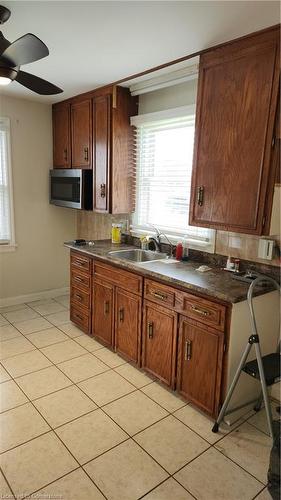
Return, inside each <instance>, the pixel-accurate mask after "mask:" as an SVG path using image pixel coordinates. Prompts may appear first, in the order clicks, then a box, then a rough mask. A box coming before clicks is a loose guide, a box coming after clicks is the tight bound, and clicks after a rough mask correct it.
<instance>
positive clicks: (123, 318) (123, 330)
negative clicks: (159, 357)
mask: <svg viewBox="0 0 281 500" xmlns="http://www.w3.org/2000/svg"><path fill="white" fill-rule="evenodd" d="M140 333H141V297H138V296H137V295H133V294H132V293H130V292H127V291H126V290H122V289H120V288H116V290H115V349H116V351H117V352H118V353H120V354H122V355H124V356H125V357H126V358H127V359H128V360H130V361H134V362H135V363H138V362H139V356H140Z"/></svg>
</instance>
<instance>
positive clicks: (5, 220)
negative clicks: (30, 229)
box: [0, 117, 14, 246]
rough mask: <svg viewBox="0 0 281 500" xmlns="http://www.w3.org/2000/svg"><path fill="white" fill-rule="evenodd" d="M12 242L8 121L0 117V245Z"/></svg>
mask: <svg viewBox="0 0 281 500" xmlns="http://www.w3.org/2000/svg"><path fill="white" fill-rule="evenodd" d="M12 244H14V234H13V211H12V176H11V159H10V121H9V119H8V118H3V117H0V245H3V246H4V245H12Z"/></svg>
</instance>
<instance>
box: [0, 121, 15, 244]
mask: <svg viewBox="0 0 281 500" xmlns="http://www.w3.org/2000/svg"><path fill="white" fill-rule="evenodd" d="M0 129H1V130H5V131H6V132H7V176H8V196H9V216H10V234H11V237H10V240H9V241H8V240H7V241H5V240H0V253H3V252H13V251H15V250H16V248H17V245H16V240H15V215H14V195H13V175H12V159H11V120H10V118H8V117H6V116H0Z"/></svg>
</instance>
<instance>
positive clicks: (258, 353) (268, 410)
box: [255, 343, 273, 439]
mask: <svg viewBox="0 0 281 500" xmlns="http://www.w3.org/2000/svg"><path fill="white" fill-rule="evenodd" d="M255 350H256V357H257V362H258V367H259V375H260V381H261V387H262V394H263V399H264V406H265V411H266V417H267V424H268V429H269V434H270V436H271V437H272V439H273V427H272V413H271V406H270V402H269V398H268V391H267V385H266V381H265V376H264V370H263V363H262V357H261V350H260V344H259V343H256V344H255Z"/></svg>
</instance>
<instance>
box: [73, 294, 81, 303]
mask: <svg viewBox="0 0 281 500" xmlns="http://www.w3.org/2000/svg"><path fill="white" fill-rule="evenodd" d="M74 297H76V299H78V300H79V302H82V300H83V297H81V295H79V294H78V293H75V294H74Z"/></svg>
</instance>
